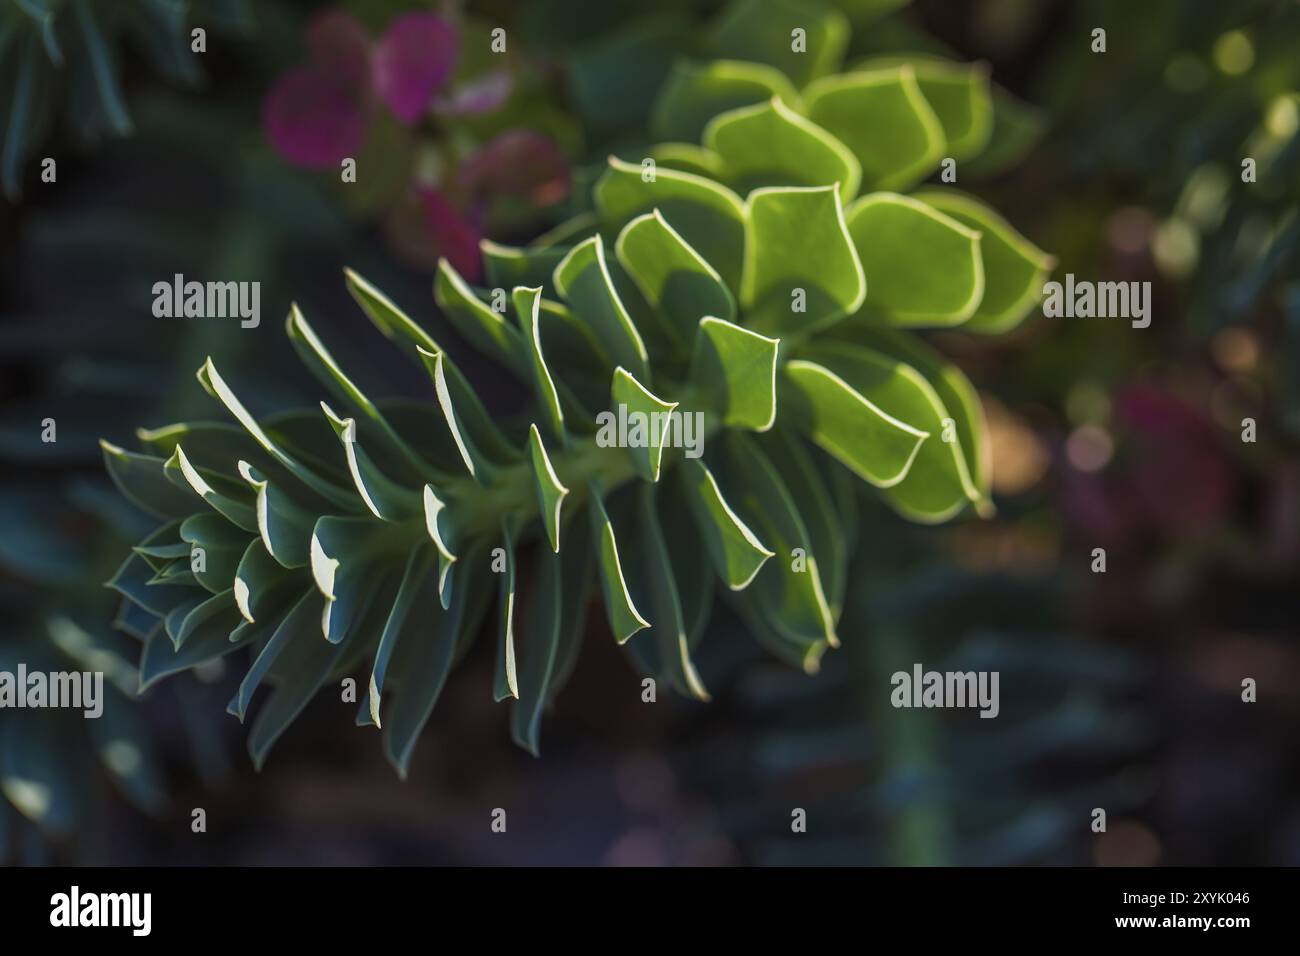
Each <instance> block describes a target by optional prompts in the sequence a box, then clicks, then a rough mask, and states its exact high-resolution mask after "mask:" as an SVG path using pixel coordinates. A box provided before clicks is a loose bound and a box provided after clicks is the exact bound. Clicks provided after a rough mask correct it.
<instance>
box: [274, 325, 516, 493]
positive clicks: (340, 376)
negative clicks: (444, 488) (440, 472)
mask: <svg viewBox="0 0 1300 956" xmlns="http://www.w3.org/2000/svg"><path fill="white" fill-rule="evenodd" d="M285 329H286V331H287V332H288V335H289V340H290V341H291V342H292V343H293V346H294V349H295V350H296V351H297V352H298V356H299V358H301V359H302V362H303V364H304V365H306V366H307V368H308V370H310V371H311V373H312V374H313V375H314V376H315V377H316V379H317V380H318V381H319V382H320V383H321V384H322V385H324V386H325V387H326V388H327V389H329V390H330V391H331V392H333V393H334V394H335V395H338V396H340V397H341V398H342V399H343V400H344V401H346V402H348V403H349V404H350V405H352V406H353V407H354V408H356V409H357V410H358V411H359V412H361V414H362V416H363V417H365V418H367V419H369V420H370V421H371V422H373V423H374V424H375V425H376V426H377V433H378V436H379V437H380V438H381V439H382V440H383V441H384V443H385V445H386V446H387V447H388V448H391V449H392V450H393V451H394V452H396V454H397V456H398V457H399V458H400V460H401V462H402V463H403V464H404V465H405V466H406V467H407V468H408V469H409V470H410V474H411V476H413V477H420V478H428V477H430V476H431V475H432V474H433V472H432V471H431V469H430V466H429V463H428V462H427V461H425V460H424V459H422V458H421V457H420V456H419V455H418V454H417V453H416V452H415V450H414V449H412V448H411V446H410V445H409V444H407V442H406V439H404V438H403V437H402V436H401V435H400V434H398V432H397V429H395V428H393V426H392V425H391V424H389V422H388V419H387V418H385V417H384V415H383V413H382V412H381V411H380V410H379V408H378V406H376V405H375V403H374V402H372V401H371V400H370V399H369V398H367V397H366V395H365V393H364V392H362V391H361V389H360V388H359V387H358V386H357V385H356V383H354V382H353V381H352V379H351V378H349V377H348V375H347V373H346V372H344V371H343V369H342V367H341V366H340V365H339V364H338V362H337V361H336V360H335V359H334V356H332V355H331V354H330V353H329V350H328V349H326V348H325V344H324V343H323V342H321V340H320V338H319V337H318V336H317V335H316V333H315V331H314V330H313V329H312V327H311V326H310V325H308V324H307V320H306V318H304V317H303V314H302V313H301V312H300V311H299V310H298V306H297V305H293V306H291V307H290V308H289V318H288V320H287V321H286V323H285ZM512 331H513V330H512Z"/></svg>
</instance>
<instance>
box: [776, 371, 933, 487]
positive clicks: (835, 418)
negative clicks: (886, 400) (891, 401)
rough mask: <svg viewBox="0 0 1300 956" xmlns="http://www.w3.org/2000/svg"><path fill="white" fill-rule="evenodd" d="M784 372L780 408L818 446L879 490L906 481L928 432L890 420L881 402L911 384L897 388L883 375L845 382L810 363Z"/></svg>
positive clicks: (903, 422)
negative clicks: (891, 391) (884, 396)
mask: <svg viewBox="0 0 1300 956" xmlns="http://www.w3.org/2000/svg"><path fill="white" fill-rule="evenodd" d="M782 372H783V376H782V392H781V401H782V404H783V406H788V407H789V408H790V409H791V418H792V419H793V420H795V421H797V422H798V423H799V425H800V426H801V427H802V429H803V430H804V432H805V434H807V435H808V437H809V438H811V439H812V440H813V442H814V443H816V444H817V445H818V446H819V447H820V448H821V449H822V450H824V451H826V452H828V453H829V454H831V455H833V456H834V457H836V458H838V459H839V460H840V461H841V462H843V463H844V464H845V465H847V466H848V467H849V468H850V469H852V470H853V471H854V472H855V473H856V474H857V475H858V476H859V477H860V478H862V480H863V481H866V482H869V483H870V484H873V485H875V486H876V487H877V488H888V487H890V486H892V485H896V484H898V483H899V482H900V481H902V480H903V478H904V477H905V476H906V475H907V471H908V469H909V468H911V467H912V461H913V459H914V458H915V457H916V455H917V453H918V452H919V451H920V448H921V444H922V443H923V442H924V441H926V440H927V438H928V433H927V432H925V431H923V430H921V429H919V428H916V427H914V426H913V425H911V424H909V423H908V422H905V421H903V420H901V419H899V418H895V417H894V416H893V415H890V414H889V413H888V412H887V411H886V410H885V409H884V407H883V406H882V405H881V404H880V403H879V401H878V400H879V399H880V397H881V394H882V393H883V394H887V393H888V389H890V388H891V387H897V388H900V389H905V388H907V384H908V383H903V384H900V385H897V386H894V385H893V383H892V382H891V379H890V376H889V374H887V373H885V372H882V373H881V374H880V375H878V376H876V377H875V378H871V379H865V377H864V379H865V380H863V381H858V382H853V381H846V380H845V379H844V378H843V377H842V376H840V375H839V374H837V372H836V371H835V370H834V369H832V368H830V367H828V366H827V365H825V364H824V363H823V364H819V363H817V362H812V361H808V360H807V359H795V360H792V361H790V362H787V363H786V365H785V367H784V368H783V369H782ZM898 374H899V375H902V374H904V373H901V372H899V373H898ZM863 389H866V391H863Z"/></svg>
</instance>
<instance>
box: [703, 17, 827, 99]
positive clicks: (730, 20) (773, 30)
mask: <svg viewBox="0 0 1300 956" xmlns="http://www.w3.org/2000/svg"><path fill="white" fill-rule="evenodd" d="M795 30H800V31H802V33H803V38H804V41H805V44H804V47H803V48H802V49H796V48H795V45H794V43H793V42H792V38H793V37H794V36H795V33H794V31H795ZM709 41H710V43H709V46H710V52H712V53H713V54H714V55H715V56H722V57H729V58H731V59H733V60H751V61H757V62H759V63H768V64H771V65H772V66H774V67H776V68H777V69H779V70H781V72H783V73H784V74H785V75H786V76H788V77H789V78H790V80H791V81H792V82H793V83H794V85H795V86H797V87H800V88H802V87H804V86H806V85H807V84H808V83H809V81H811V80H813V79H816V78H817V77H819V76H824V75H825V74H827V73H831V72H834V71H835V70H836V69H838V68H839V65H840V62H841V60H842V59H843V57H844V51H845V49H846V48H847V47H848V43H849V21H848V20H847V19H846V18H845V16H844V14H842V13H840V12H839V11H838V10H836V9H834V8H833V7H829V6H825V5H823V4H810V3H807V2H800V0H734V2H732V3H730V4H728V5H727V8H726V10H725V12H724V13H723V15H722V18H721V19H720V20H719V21H718V23H717V24H716V25H715V27H714V29H713V31H712V33H711V35H710V37H709Z"/></svg>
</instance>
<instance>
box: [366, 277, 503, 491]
mask: <svg viewBox="0 0 1300 956" xmlns="http://www.w3.org/2000/svg"><path fill="white" fill-rule="evenodd" d="M346 276H347V284H348V291H349V292H351V293H352V297H353V298H354V299H355V300H356V301H357V304H358V305H360V306H361V308H362V311H364V312H365V313H366V315H367V316H369V318H370V320H371V321H372V322H373V323H374V324H375V326H376V327H377V328H378V329H379V330H380V331H381V332H383V333H384V335H386V336H387V337H388V338H389V339H391V340H392V341H393V342H394V344H396V345H398V346H400V347H401V348H402V350H403V351H405V352H406V353H407V355H408V356H409V357H410V358H411V359H412V360H413V361H414V362H416V363H417V364H418V365H420V366H421V367H423V368H425V369H426V371H430V372H432V368H431V367H430V366H429V363H428V358H429V356H431V355H434V354H436V353H441V352H443V348H442V346H440V345H439V344H438V343H437V342H436V341H435V340H434V339H433V336H431V335H429V333H428V332H426V331H425V330H424V328H423V327H422V326H421V325H419V324H418V323H417V322H415V320H413V319H412V318H411V317H410V316H408V315H407V314H406V313H405V312H403V311H402V310H401V309H399V308H398V307H397V306H396V305H394V304H393V301H392V300H391V299H389V298H388V297H387V296H386V295H384V294H383V293H382V292H380V291H378V290H377V289H375V287H374V286H372V285H371V284H370V283H368V282H367V281H366V280H365V279H363V278H362V277H361V276H359V275H358V274H357V273H355V272H352V271H351V270H347V271H346ZM443 375H444V377H445V379H446V391H447V393H448V395H449V396H450V397H451V398H452V399H453V400H454V401H455V403H456V408H457V410H458V413H459V416H460V419H461V421H462V424H463V427H464V428H466V429H467V430H468V431H469V432H470V434H471V435H472V436H473V439H474V442H475V444H476V445H477V446H478V447H479V448H480V449H481V450H482V451H483V452H485V453H486V454H487V455H489V456H490V458H491V459H492V460H493V461H497V462H508V461H512V460H514V459H515V458H516V457H517V455H516V453H515V451H514V449H513V448H511V447H510V443H509V442H507V441H506V439H505V437H504V436H503V435H502V434H501V432H500V430H499V429H497V428H496V426H495V425H493V423H492V419H491V417H490V416H489V415H488V413H487V411H486V410H485V409H484V408H483V403H482V402H480V401H479V399H478V395H476V394H475V392H474V389H473V388H471V387H470V385H469V383H468V382H467V381H466V380H465V376H464V375H462V374H461V371H460V369H459V368H457V367H456V363H455V362H453V361H452V360H451V358H450V357H449V356H448V357H445V358H444V360H443ZM435 386H436V382H435ZM426 471H427V467H426ZM433 477H435V478H436V477H437V476H433Z"/></svg>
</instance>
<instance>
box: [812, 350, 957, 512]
mask: <svg viewBox="0 0 1300 956" xmlns="http://www.w3.org/2000/svg"><path fill="white" fill-rule="evenodd" d="M809 358H810V359H813V360H815V361H817V362H819V363H820V364H821V366H822V367H823V368H825V369H828V370H829V371H830V372H831V373H832V374H834V375H836V376H838V377H839V378H840V379H841V380H842V381H844V382H846V383H848V385H849V386H850V387H852V388H853V389H854V390H855V391H856V392H858V393H859V394H861V395H863V396H866V397H868V398H869V400H870V401H871V402H872V404H874V405H875V406H877V407H878V408H880V409H881V410H882V411H883V412H884V413H885V414H887V415H889V416H891V417H894V418H896V419H897V420H899V421H906V422H908V423H909V424H910V425H911V426H912V427H913V428H915V429H917V430H919V431H922V432H924V433H925V434H926V435H928V437H927V438H926V439H925V441H924V442H922V443H921V445H920V447H919V448H918V449H917V452H916V456H915V459H914V460H913V461H912V463H911V467H910V468H909V469H908V470H907V473H906V474H905V475H904V476H903V477H902V480H900V481H898V482H896V483H894V484H892V485H890V486H888V489H887V493H886V496H885V497H886V499H887V500H888V501H889V502H890V503H891V504H892V505H894V507H895V508H897V509H898V510H899V511H900V512H901V513H902V514H904V515H905V516H907V517H909V518H911V519H913V520H916V521H925V522H938V521H945V520H947V519H948V518H950V517H952V516H953V515H954V514H956V513H957V512H958V511H960V510H961V509H962V508H963V507H965V506H966V505H967V504H969V503H970V502H971V501H972V500H978V498H979V491H978V489H976V488H975V487H974V484H973V483H972V481H971V478H970V474H969V471H968V469H967V466H966V459H965V456H964V455H963V454H962V450H961V444H960V442H959V441H944V434H945V431H948V432H950V433H951V434H952V435H955V434H956V432H955V427H952V428H950V427H948V423H949V421H951V419H950V416H949V414H948V411H947V409H946V408H945V407H944V405H943V402H942V401H941V400H940V398H939V396H938V394H937V393H936V392H935V390H934V388H933V387H932V386H931V385H930V383H929V382H927V381H926V379H925V377H924V376H923V375H922V374H921V373H920V372H918V371H917V370H916V369H914V368H913V367H912V366H910V365H908V364H906V363H904V362H899V361H898V360H896V359H893V358H891V357H889V356H887V355H884V354H883V353H880V352H876V351H873V350H871V349H866V348H862V347H860V346H854V345H849V344H846V343H835V344H834V345H831V344H829V343H828V344H827V345H826V346H824V347H822V348H819V349H816V350H810V351H809ZM846 464H848V462H846Z"/></svg>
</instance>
